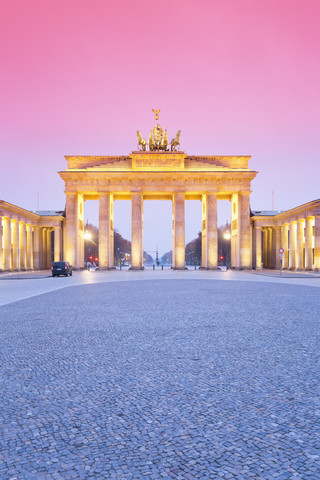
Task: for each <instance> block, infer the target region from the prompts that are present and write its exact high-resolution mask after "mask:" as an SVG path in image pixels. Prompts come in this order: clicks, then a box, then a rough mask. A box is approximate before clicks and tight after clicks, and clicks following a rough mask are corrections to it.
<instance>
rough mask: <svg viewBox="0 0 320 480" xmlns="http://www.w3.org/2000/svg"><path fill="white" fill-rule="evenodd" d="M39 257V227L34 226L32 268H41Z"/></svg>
mask: <svg viewBox="0 0 320 480" xmlns="http://www.w3.org/2000/svg"><path fill="white" fill-rule="evenodd" d="M41 236H42V234H41ZM40 258H41V257H40V228H39V227H38V226H35V227H34V229H33V268H34V269H35V270H40V268H41V260H40Z"/></svg>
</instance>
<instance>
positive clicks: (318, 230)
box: [255, 216, 320, 270]
mask: <svg viewBox="0 0 320 480" xmlns="http://www.w3.org/2000/svg"><path fill="white" fill-rule="evenodd" d="M262 232H263V242H262ZM262 244H263V247H262ZM262 248H263V250H262ZM280 248H283V249H284V253H283V258H282V267H283V268H286V269H290V270H304V269H305V270H318V269H320V217H312V216H309V217H306V218H305V219H299V220H297V221H291V222H289V223H286V224H284V225H280V226H276V227H258V226H256V227H255V257H256V268H261V267H262V263H263V266H264V267H265V268H276V269H279V268H280V255H279V249H280Z"/></svg>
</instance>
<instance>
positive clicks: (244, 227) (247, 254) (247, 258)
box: [238, 192, 252, 269]
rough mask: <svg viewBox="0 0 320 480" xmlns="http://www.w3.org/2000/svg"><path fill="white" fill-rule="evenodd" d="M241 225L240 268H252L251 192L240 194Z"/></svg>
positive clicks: (239, 226)
mask: <svg viewBox="0 0 320 480" xmlns="http://www.w3.org/2000/svg"><path fill="white" fill-rule="evenodd" d="M238 203H239V217H238V221H239V220H240V225H238V232H239V247H240V268H245V269H247V268H252V263H251V262H252V258H251V249H250V192H241V193H239V194H238Z"/></svg>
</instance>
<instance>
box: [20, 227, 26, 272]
mask: <svg viewBox="0 0 320 480" xmlns="http://www.w3.org/2000/svg"><path fill="white" fill-rule="evenodd" d="M19 237H20V239H19V240H20V242H19V247H20V270H26V269H27V228H26V224H25V222H19Z"/></svg>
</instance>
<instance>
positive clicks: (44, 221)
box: [0, 151, 320, 271]
mask: <svg viewBox="0 0 320 480" xmlns="http://www.w3.org/2000/svg"><path fill="white" fill-rule="evenodd" d="M65 158H66V160H67V168H66V170H64V171H61V172H59V175H60V177H61V178H62V179H63V181H64V183H65V194H66V207H65V211H59V212H56V211H47V212H30V211H28V210H25V209H23V208H20V207H17V206H15V205H12V204H10V203H8V202H5V201H0V271H16V270H32V269H35V270H38V269H47V268H49V267H50V264H51V262H52V261H59V260H66V261H69V262H70V263H71V264H72V265H73V267H74V268H76V269H79V268H83V267H84V202H86V201H90V200H98V201H99V268H100V269H112V268H113V267H114V252H113V250H114V242H113V231H114V226H113V205H114V201H116V200H130V201H131V231H132V235H131V262H132V267H131V268H132V269H136V270H140V269H142V268H143V206H144V202H145V201H152V200H170V201H171V202H172V252H173V254H172V266H173V268H174V269H184V268H185V202H186V201H187V200H199V201H200V202H201V204H202V262H201V265H202V268H205V269H216V268H217V267H218V222H217V201H218V200H220V199H223V200H229V201H230V207H231V232H230V233H231V267H232V268H236V269H251V268H258V269H260V268H262V267H264V268H279V267H280V257H279V249H280V248H283V249H284V254H283V267H284V268H287V269H291V270H319V269H320V200H315V201H313V202H309V203H307V204H305V205H301V206H299V207H296V208H294V209H291V210H288V211H286V212H267V211H259V212H258V211H251V210H250V193H251V181H252V180H253V179H254V178H255V176H256V175H257V172H256V171H253V170H250V168H249V160H250V157H249V156H189V155H187V154H186V153H184V152H182V151H171V152H169V151H134V152H132V153H131V154H130V155H128V156H67V157H65Z"/></svg>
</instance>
